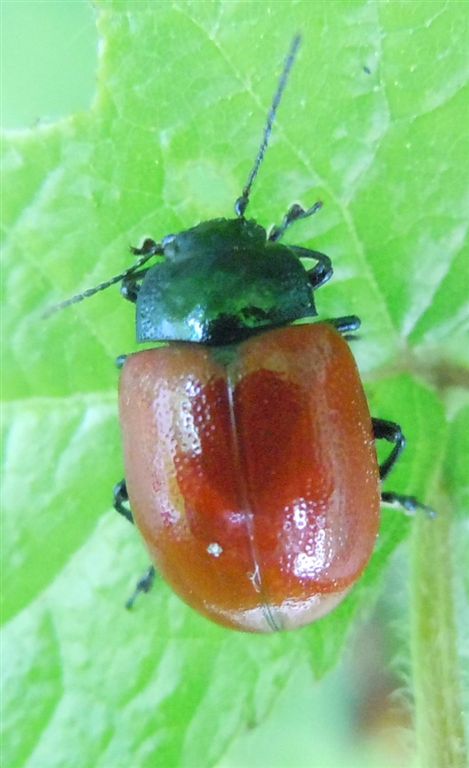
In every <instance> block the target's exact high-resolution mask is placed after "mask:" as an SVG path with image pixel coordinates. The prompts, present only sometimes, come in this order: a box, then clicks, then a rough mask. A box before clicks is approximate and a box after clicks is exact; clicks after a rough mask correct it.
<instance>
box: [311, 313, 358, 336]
mask: <svg viewBox="0 0 469 768" xmlns="http://www.w3.org/2000/svg"><path fill="white" fill-rule="evenodd" d="M321 322H326V323H328V324H329V325H333V326H334V328H335V329H336V331H339V333H341V334H342V336H345V338H347V337H348V334H349V333H353V332H354V331H358V329H359V328H360V326H361V324H362V323H361V320H360V318H359V317H357V316H356V315H346V316H345V317H331V318H330V319H329V320H322V321H321Z"/></svg>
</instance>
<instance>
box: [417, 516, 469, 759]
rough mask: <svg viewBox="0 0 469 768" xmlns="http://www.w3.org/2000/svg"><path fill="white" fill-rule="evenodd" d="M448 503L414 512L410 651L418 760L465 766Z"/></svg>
mask: <svg viewBox="0 0 469 768" xmlns="http://www.w3.org/2000/svg"><path fill="white" fill-rule="evenodd" d="M450 534H451V514H450V506H449V504H446V509H445V505H444V504H441V505H438V517H437V518H436V519H435V520H429V519H426V518H425V517H424V516H423V515H419V516H418V518H417V519H416V520H415V527H414V531H413V541H412V576H411V654H412V669H413V688H414V701H415V719H416V740H417V755H418V765H419V767H420V766H421V768H465V766H466V764H467V763H466V760H467V753H466V745H465V738H464V725H463V718H462V703H461V690H460V681H459V673H458V671H459V664H458V653H457V630H456V623H455V614H454V585H453V575H452V559H453V558H452V556H453V546H452V541H451V535H450Z"/></svg>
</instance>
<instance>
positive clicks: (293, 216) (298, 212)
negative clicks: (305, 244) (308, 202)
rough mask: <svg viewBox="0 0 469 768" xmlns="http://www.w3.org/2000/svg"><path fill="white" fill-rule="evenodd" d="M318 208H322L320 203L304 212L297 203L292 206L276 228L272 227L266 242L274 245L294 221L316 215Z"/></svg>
mask: <svg viewBox="0 0 469 768" xmlns="http://www.w3.org/2000/svg"><path fill="white" fill-rule="evenodd" d="M320 208H322V203H321V202H319V201H318V202H317V203H314V205H312V206H311V208H308V209H307V210H305V209H304V208H303V206H301V205H298V203H294V204H293V205H292V206H290V208H289V209H288V211H287V213H286V214H285V216H284V217H283V221H282V223H281V224H280V225H279V226H278V227H272V229H271V231H270V233H269V237H268V240H269V241H270V242H271V243H275V242H276V241H277V240H280V238H281V237H283V235H284V233H285V231H286V230H287V229H288V227H289V226H290V225H291V224H293V223H294V222H295V221H299V219H307V218H308V216H312V215H313V214H314V213H316V211H319V209H320Z"/></svg>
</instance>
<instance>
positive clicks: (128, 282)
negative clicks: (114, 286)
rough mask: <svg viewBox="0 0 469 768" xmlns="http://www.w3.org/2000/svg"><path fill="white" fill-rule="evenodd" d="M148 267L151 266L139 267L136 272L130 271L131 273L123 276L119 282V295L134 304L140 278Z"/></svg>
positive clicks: (141, 278) (140, 281)
mask: <svg viewBox="0 0 469 768" xmlns="http://www.w3.org/2000/svg"><path fill="white" fill-rule="evenodd" d="M150 269H151V267H148V268H147V269H139V271H138V272H132V274H130V275H127V276H126V277H124V279H123V280H122V284H121V296H123V297H124V299H127V301H131V302H132V303H133V304H135V302H136V301H137V296H138V292H139V290H140V285H141V283H142V280H143V278H144V277H145V275H146V274H147V272H148V271H149V270H150Z"/></svg>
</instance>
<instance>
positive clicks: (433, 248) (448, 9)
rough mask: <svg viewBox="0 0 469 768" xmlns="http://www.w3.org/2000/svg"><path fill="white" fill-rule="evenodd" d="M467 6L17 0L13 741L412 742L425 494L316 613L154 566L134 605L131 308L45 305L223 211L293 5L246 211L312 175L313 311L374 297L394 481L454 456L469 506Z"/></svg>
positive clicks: (160, 761)
mask: <svg viewBox="0 0 469 768" xmlns="http://www.w3.org/2000/svg"><path fill="white" fill-rule="evenodd" d="M464 5H465V4H457V3H449V4H448V3H444V2H441V3H440V2H420V3H414V4H409V3H398V2H396V3H389V4H378V3H365V2H363V3H362V2H349V3H334V2H331V3H325V2H300V3H290V2H277V3H272V4H270V3H253V2H247V3H236V2H233V3H229V2H174V3H170V2H154V3H151V2H141V3H133V2H130V0H129V2H125V1H124V0H123V1H122V2H121V1H120V0H115V1H113V2H99V3H98V2H97V3H96V4H95V6H93V5H92V4H90V3H87V2H84V1H83V2H81V1H80V0H73V2H69V1H68V0H65V1H64V0H57V2H52V1H50V0H44V1H42V0H36V1H35V2H27V1H23V2H8V1H7V2H3V3H2V89H3V90H2V115H1V117H2V125H3V128H4V129H5V131H6V132H5V144H6V151H5V156H4V157H5V160H4V164H3V170H4V172H5V182H4V184H5V185H4V192H5V193H6V194H5V199H6V203H5V206H4V211H3V213H4V222H3V226H4V233H5V235H6V237H5V239H4V245H5V246H6V247H5V253H6V258H5V261H4V265H5V275H6V281H5V295H4V299H3V306H4V307H5V309H4V312H5V314H4V319H5V326H4V339H3V342H4V349H3V352H2V355H3V363H4V372H3V395H4V401H5V402H4V408H3V412H2V415H3V435H4V442H3V446H4V479H5V485H4V505H5V512H6V514H5V523H4V528H3V548H4V556H5V563H6V564H5V568H4V572H3V580H4V582H3V587H2V598H3V600H4V609H3V620H4V625H5V634H4V640H3V665H4V680H5V695H4V699H3V706H4V713H3V717H2V725H3V728H4V731H5V734H4V742H3V756H4V765H5V768H16V766H18V767H19V766H27V767H28V768H51V767H52V766H63V765H67V766H80V768H82V767H86V768H88V766H90V767H91V766H93V768H95V766H101V767H102V768H118V767H119V766H121V765H122V766H124V765H125V766H128V765H132V766H134V767H135V768H140V766H142V768H143V766H158V767H159V766H161V768H170V767H171V766H193V767H194V766H195V768H205V767H207V768H208V766H212V765H213V766H217V767H218V768H241V767H242V768H251V767H252V768H255V767H256V768H264V767H265V768H267V766H269V768H288V767H290V766H291V767H292V768H339V767H340V768H355V766H357V767H358V766H360V768H368V766H369V767H370V768H392V767H393V766H399V767H400V768H402V767H403V766H405V767H406V768H407V767H408V768H411V767H412V766H414V765H416V757H415V744H414V735H413V730H414V724H413V705H412V695H411V683H410V675H411V671H410V667H411V664H412V662H411V655H410V641H409V633H410V626H411V622H412V616H411V615H409V603H411V601H412V598H411V596H410V595H409V583H412V579H413V578H415V574H414V575H413V576H412V574H411V573H410V571H409V560H412V557H413V555H412V551H411V550H410V548H409V544H408V543H407V542H404V543H403V544H401V546H400V547H397V545H398V543H399V542H400V541H401V540H402V539H404V538H405V537H406V536H407V534H408V533H409V531H410V530H411V529H412V526H413V523H412V521H411V522H409V520H407V519H404V518H401V517H400V515H399V513H396V512H387V513H385V514H384V522H383V532H382V536H381V539H380V542H379V545H378V548H377V554H376V557H375V558H374V560H373V563H372V565H371V566H370V569H369V571H368V572H367V575H366V577H365V579H364V580H363V583H362V584H360V585H359V587H358V588H357V590H355V591H354V594H353V596H352V597H351V598H350V600H349V601H347V604H346V605H344V606H343V607H342V608H341V609H340V610H339V611H338V612H337V616H336V615H334V616H333V617H331V618H330V619H326V620H324V621H323V622H320V623H319V624H318V625H316V626H315V627H313V628H311V629H309V630H306V631H305V632H301V633H295V634H290V635H285V636H282V637H279V638H262V637H261V638H251V637H246V636H241V635H236V634H231V633H229V632H225V631H224V630H221V629H219V628H217V627H212V626H210V625H209V624H207V623H206V622H205V621H204V620H203V619H200V618H198V617H196V616H193V614H192V613H191V612H190V611H189V609H187V608H186V607H185V606H183V605H181V604H180V602H179V601H178V600H177V598H175V597H174V596H173V595H171V593H170V592H169V590H168V589H167V588H166V587H165V586H164V585H157V589H155V593H153V594H152V595H150V596H149V597H148V598H147V599H146V600H145V601H142V604H141V605H139V606H138V610H137V611H136V612H135V614H133V615H130V616H129V615H128V614H126V613H125V612H124V611H123V610H122V603H123V600H124V599H125V597H126V595H127V594H128V593H129V591H130V590H131V588H132V584H133V582H134V579H135V577H136V576H138V573H139V571H141V570H143V568H144V567H145V563H146V558H145V554H144V552H143V549H142V546H141V544H140V543H139V542H138V540H137V538H136V536H135V535H134V532H133V531H128V530H127V528H126V527H125V526H124V525H123V524H122V523H121V521H119V520H116V519H115V516H114V514H113V513H112V511H110V504H109V495H110V493H109V491H110V489H111V488H112V484H113V482H114V481H115V480H118V479H119V477H120V476H121V474H122V468H121V459H120V451H119V436H118V429H117V426H116V415H115V387H116V378H117V377H116V374H115V372H114V371H113V367H112V361H113V358H114V357H115V356H116V355H117V354H119V353H121V352H124V351H129V350H130V349H131V348H133V344H134V342H133V338H132V333H133V328H132V325H133V320H132V312H131V311H129V308H128V307H125V306H121V304H122V305H123V302H119V301H118V299H117V297H116V294H113V293H112V291H110V292H108V294H107V295H103V296H102V297H101V299H99V300H94V302H93V301H92V302H89V304H86V305H82V306H81V307H80V308H77V309H76V310H74V311H72V312H70V313H64V314H63V315H62V316H60V317H57V318H54V319H51V320H50V321H48V324H46V323H44V324H42V321H40V320H39V312H40V311H42V309H44V307H45V306H48V305H49V304H51V303H52V302H54V301H58V300H60V299H62V298H64V297H67V296H68V295H70V294H71V293H74V292H76V291H78V290H81V289H83V288H84V287H87V286H88V285H93V284H95V283H96V282H99V281H100V280H101V279H105V278H106V277H108V276H110V275H112V274H114V273H115V272H117V271H119V270H120V269H121V268H122V267H123V266H125V264H126V263H127V262H126V259H127V258H128V256H127V252H126V249H127V246H128V244H129V243H130V242H132V243H137V242H138V241H139V240H140V239H141V237H142V236H144V235H147V234H151V235H153V236H154V237H156V238H159V237H161V236H162V235H164V234H166V233H167V232H170V231H172V230H173V229H176V228H184V227H186V226H190V225H191V224H193V223H196V222H197V221H198V220H200V219H201V218H208V217H210V216H214V215H230V213H231V209H230V205H231V204H232V202H233V201H234V199H235V197H236V196H237V194H239V191H240V187H241V184H242V183H243V181H244V179H245V176H246V172H247V169H248V168H249V164H250V162H251V161H252V158H253V156H254V152H255V147H256V145H257V143H258V141H259V137H260V131H261V127H262V124H263V120H264V118H265V114H266V109H267V107H268V105H269V99H270V97H271V95H272V93H273V89H274V87H275V82H276V77H277V73H278V69H279V66H280V62H281V60H282V57H283V55H284V51H285V50H286V48H287V46H288V43H289V40H290V37H291V35H292V34H293V33H294V32H296V31H297V29H300V30H301V31H302V32H303V36H304V43H303V49H302V53H301V56H300V59H299V61H298V64H297V65H296V68H295V72H294V76H293V77H292V83H291V86H290V88H289V91H288V93H287V95H286V97H285V102H284V104H283V105H282V110H281V112H280V115H279V120H278V126H277V132H276V133H274V140H273V142H272V148H271V150H270V153H269V157H268V161H266V164H265V167H264V168H263V171H262V174H261V177H260V179H259V182H258V184H257V185H256V187H255V190H254V194H253V204H252V211H251V213H252V215H256V216H259V220H261V221H262V222H263V223H265V224H270V223H272V222H273V221H278V220H279V219H280V217H281V215H282V213H283V212H284V211H285V210H286V208H287V206H288V205H289V204H290V202H292V200H294V199H297V197H298V196H300V197H301V200H302V202H304V203H311V202H313V201H314V200H315V199H317V198H318V197H320V198H321V199H324V200H325V203H326V205H325V209H324V212H323V213H321V218H319V217H316V220H315V221H314V222H308V223H306V222H305V223H304V224H299V225H298V229H297V230H295V233H294V235H293V237H294V239H296V240H297V242H298V244H304V245H305V246H312V247H317V248H319V249H320V250H325V251H326V252H327V253H330V255H331V256H332V257H333V261H334V265H335V266H336V280H335V282H334V283H332V284H331V286H330V287H329V286H328V287H327V289H325V290H324V299H323V304H322V308H323V311H324V313H325V314H326V315H333V314H336V315H337V314H346V313H352V312H357V313H358V314H360V315H361V316H362V318H363V319H364V320H365V329H366V330H365V331H364V333H363V338H362V339H361V340H360V342H359V344H358V345H357V347H356V348H355V351H356V353H357V357H358V359H359V361H360V364H361V367H362V370H363V371H364V372H365V377H366V378H365V380H366V382H367V386H368V392H369V395H370V399H371V403H372V408H373V411H374V413H375V414H376V415H381V416H382V417H384V418H395V419H396V420H402V421H403V422H404V426H405V431H406V432H407V433H409V434H410V436H411V441H410V442H411V447H410V448H409V455H408V457H406V459H405V460H404V463H403V467H402V469H400V470H398V471H397V472H396V474H395V475H393V482H392V483H391V485H392V486H393V487H395V488H396V489H398V490H402V491H403V492H409V491H414V490H415V492H417V493H419V494H426V496H427V500H428V499H429V498H430V497H432V494H435V493H437V492H438V493H441V488H440V490H439V491H437V489H438V488H439V483H440V476H441V475H440V473H441V471H442V470H441V468H442V467H443V477H444V481H443V485H444V488H445V491H446V492H447V493H449V495H450V497H451V499H452V502H453V504H454V506H455V508H456V509H458V510H459V512H460V514H461V516H462V514H463V513H465V514H467V507H468V499H469V494H468V488H467V475H466V471H465V462H464V461H463V460H462V459H461V450H463V448H464V446H465V447H466V450H467V429H466V425H467V423H468V420H469V419H468V417H469V412H468V406H467V347H466V343H467V336H466V334H467V322H468V306H467V284H468V283H467V282H465V280H469V274H468V268H467V263H468V262H467V245H466V237H465V236H466V226H465V225H464V216H465V214H464V204H465V202H464V194H463V193H464V192H465V193H466V194H467V185H466V184H465V182H464V180H463V179H462V178H461V176H462V174H461V172H460V168H461V167H462V165H463V159H464V158H465V157H466V153H465V150H464V148H463V137H462V136H461V130H460V126H461V125H463V126H465V125H467V122H464V115H466V118H467V106H464V105H465V104H466V105H467V98H466V100H464V98H463V94H464V92H465V91H466V97H467V63H468V57H467V43H468V42H469V36H468V33H467V20H466V16H467V8H464ZM98 16H99V25H98V28H97V26H96V19H97V17H98ZM98 72H99V73H100V79H99V82H98V80H97V76H98ZM311 158H312V159H311ZM321 300H322V297H321ZM344 307H346V308H347V309H346V310H344ZM465 455H467V453H466V454H465ZM419 524H422V523H419ZM461 541H465V539H461ZM461 547H462V545H461ZM393 551H394V554H393V556H392V558H391V560H390V563H389V567H388V568H387V569H385V566H387V565H388V560H389V558H390V556H391V553H392V552H393ZM455 551H456V557H455V560H456V563H457V562H458V560H460V561H462V559H463V558H464V556H465V555H464V553H463V552H462V551H461V552H459V549H458V548H457V547H456V550H455ZM457 568H458V566H457V565H456V571H457ZM383 574H384V575H383ZM455 590H456V593H457V594H456V603H457V606H458V621H459V622H460V624H459V625H458V624H457V625H456V626H457V627H458V626H463V622H464V621H465V619H466V618H467V613H466V611H467V604H466V591H467V583H466V587H464V585H462V586H461V584H460V583H459V581H456V586H455ZM465 590H466V591H465ZM325 673H327V674H325ZM324 674H325V676H323V675H324ZM437 764H438V765H445V764H446V763H444V762H441V763H435V765H437ZM459 764H461V765H462V762H461V763H457V762H454V763H451V765H459ZM448 765H449V763H448ZM425 768H427V766H426V767H425Z"/></svg>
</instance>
